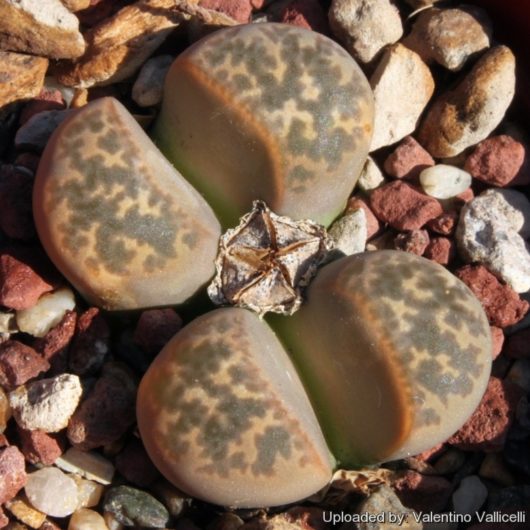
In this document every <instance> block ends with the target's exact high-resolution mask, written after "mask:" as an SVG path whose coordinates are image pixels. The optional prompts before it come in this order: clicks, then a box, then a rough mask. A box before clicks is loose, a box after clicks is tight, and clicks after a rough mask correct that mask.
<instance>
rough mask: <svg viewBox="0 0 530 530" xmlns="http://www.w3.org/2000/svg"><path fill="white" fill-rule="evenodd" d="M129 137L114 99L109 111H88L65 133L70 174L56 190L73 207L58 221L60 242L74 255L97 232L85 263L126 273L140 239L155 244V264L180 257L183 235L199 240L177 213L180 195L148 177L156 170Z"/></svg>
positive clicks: (150, 257) (149, 258) (148, 264)
mask: <svg viewBox="0 0 530 530" xmlns="http://www.w3.org/2000/svg"><path fill="white" fill-rule="evenodd" d="M93 135H97V136H96V138H94V139H93V141H94V146H93V148H92V149H87V140H86V139H87V138H91V136H93ZM129 137H130V133H129V131H128V130H127V129H126V127H125V126H124V124H123V123H122V122H121V120H120V116H119V114H118V113H117V112H116V110H115V109H113V108H112V107H111V106H107V107H105V112H102V111H101V110H99V109H95V110H91V111H85V113H84V115H83V120H78V121H77V122H76V124H75V128H74V127H71V128H70V129H69V134H68V136H66V135H64V137H63V138H62V141H61V156H62V157H64V159H65V160H68V162H69V166H70V168H71V170H72V178H68V177H66V178H64V183H63V184H62V185H61V187H57V189H56V192H55V194H54V202H55V203H56V207H60V206H61V205H62V206H65V211H66V212H68V214H67V215H66V216H65V218H64V221H63V222H62V224H61V225H60V229H61V232H62V241H61V244H62V245H63V246H64V247H66V248H67V249H68V250H69V251H70V252H72V253H73V254H74V255H75V254H76V249H78V248H80V247H85V246H86V245H87V244H89V243H90V241H91V240H92V241H93V249H92V250H93V252H92V255H91V257H89V258H87V262H86V265H87V266H88V267H90V268H92V269H95V270H97V269H98V268H99V267H102V268H103V269H104V270H106V271H107V272H110V273H113V274H127V273H128V266H129V264H130V262H131V260H133V259H134V258H135V256H137V250H136V249H138V248H139V247H142V248H149V249H150V252H149V253H148V254H147V255H146V257H145V258H144V260H143V269H144V270H145V271H146V272H152V271H154V270H156V269H159V268H162V267H164V264H165V262H166V260H167V259H170V258H175V257H176V250H175V248H176V243H177V237H178V236H181V237H182V239H183V241H184V242H185V244H187V245H188V246H190V247H191V246H193V244H194V239H193V234H192V233H191V232H186V231H185V227H184V226H179V224H178V223H177V221H176V219H177V218H178V217H179V215H181V212H180V211H179V210H178V209H177V208H176V207H175V205H174V200H173V199H172V198H171V197H170V196H168V194H166V193H165V192H164V191H163V190H161V189H159V188H157V187H156V186H155V185H154V184H153V183H150V182H149V181H148V179H149V177H150V171H151V170H150V168H148V167H145V165H143V163H141V162H139V156H138V153H136V151H135V146H134V144H133V143H131V142H129V141H127V140H128V138H129ZM91 141H92V140H91ZM80 175H82V178H80ZM142 200H143V201H145V203H146V207H144V206H142V205H141V201H142ZM62 203H64V204H62ZM147 207H148V208H149V209H148V210H147ZM181 217H182V215H181Z"/></svg>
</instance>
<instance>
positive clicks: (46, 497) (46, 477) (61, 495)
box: [24, 467, 77, 517]
mask: <svg viewBox="0 0 530 530" xmlns="http://www.w3.org/2000/svg"><path fill="white" fill-rule="evenodd" d="M24 490H25V492H26V496H27V497H28V500H29V502H30V503H31V504H32V505H33V506H34V507H35V508H37V510H40V511H41V512H43V513H45V514H47V515H51V516H52V517H66V516H67V515H70V514H71V513H73V512H74V510H75V509H76V507H77V486H76V483H75V481H74V480H73V479H72V478H70V477H69V476H68V475H65V474H64V473H63V472H62V471H61V470H60V469H57V468H56V467H45V468H43V469H39V470H38V471H35V472H34V473H29V474H28V480H27V482H26V486H25V488H24Z"/></svg>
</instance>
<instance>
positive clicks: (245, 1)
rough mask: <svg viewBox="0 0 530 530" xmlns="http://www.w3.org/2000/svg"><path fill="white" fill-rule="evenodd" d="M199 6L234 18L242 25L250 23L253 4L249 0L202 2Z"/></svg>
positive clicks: (210, 0) (205, 0)
mask: <svg viewBox="0 0 530 530" xmlns="http://www.w3.org/2000/svg"><path fill="white" fill-rule="evenodd" d="M199 5H200V6H201V7H205V8H206V9H213V10H214V11H219V12H220V13H224V14H225V15H228V16H229V17H231V18H233V19H234V20H236V21H237V22H239V23H240V24H245V23H247V22H249V21H250V15H251V14H252V3H251V2H250V1H249V0H200V2H199Z"/></svg>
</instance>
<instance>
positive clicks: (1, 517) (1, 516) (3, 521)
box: [0, 507, 9, 528]
mask: <svg viewBox="0 0 530 530" xmlns="http://www.w3.org/2000/svg"><path fill="white" fill-rule="evenodd" d="M8 524H9V519H8V518H7V515H6V514H5V512H4V510H2V508H1V507H0V528H4V527H6V526H7V525H8Z"/></svg>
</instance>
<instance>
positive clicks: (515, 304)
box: [455, 265, 529, 328]
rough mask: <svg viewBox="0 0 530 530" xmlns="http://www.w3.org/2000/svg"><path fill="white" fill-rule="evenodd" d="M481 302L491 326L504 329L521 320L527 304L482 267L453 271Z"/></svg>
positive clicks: (470, 266)
mask: <svg viewBox="0 0 530 530" xmlns="http://www.w3.org/2000/svg"><path fill="white" fill-rule="evenodd" d="M455 275H456V276H457V277H458V278H460V279H461V280H462V281H463V282H464V283H465V284H466V285H467V286H468V287H469V288H470V289H471V290H472V291H473V293H474V294H475V296H476V297H477V298H478V299H479V300H480V301H481V303H482V305H483V307H484V310H485V311H486V315H487V316H488V319H489V321H490V324H492V325H493V326H498V327H499V328H505V327H507V326H511V325H513V324H515V323H517V322H519V320H521V319H522V318H523V317H524V316H525V314H526V313H527V311H528V308H529V304H528V302H527V301H526V300H522V299H521V298H520V296H519V295H518V294H517V293H516V292H515V291H514V290H513V289H512V288H511V287H510V286H509V285H506V284H503V283H501V282H500V280H498V279H497V277H496V276H495V275H494V274H492V273H491V272H490V271H489V270H488V269H486V267H484V266H483V265H465V266H464V267H462V268H460V269H458V270H456V271H455Z"/></svg>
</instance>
